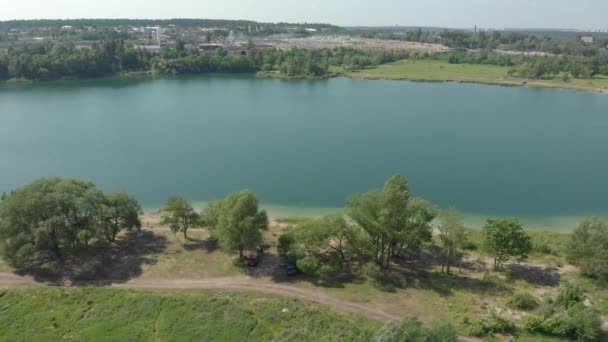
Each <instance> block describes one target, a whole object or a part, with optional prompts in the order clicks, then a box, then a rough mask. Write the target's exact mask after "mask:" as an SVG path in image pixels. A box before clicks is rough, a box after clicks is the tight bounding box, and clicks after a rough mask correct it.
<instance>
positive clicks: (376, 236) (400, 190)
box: [346, 175, 435, 267]
mask: <svg viewBox="0 0 608 342" xmlns="http://www.w3.org/2000/svg"><path fill="white" fill-rule="evenodd" d="M346 205H347V207H348V213H349V216H350V217H351V218H352V219H353V221H355V222H356V223H357V224H358V225H359V226H360V227H361V228H362V229H363V230H364V231H365V232H366V233H367V235H368V238H369V240H371V242H372V244H373V247H372V249H373V250H372V251H370V253H371V254H372V255H373V259H374V261H375V262H376V263H377V264H378V265H380V266H382V267H386V266H388V264H389V261H390V258H391V257H392V256H393V255H399V254H401V253H402V252H405V251H407V250H408V249H409V248H412V247H416V246H419V245H420V244H422V243H424V242H428V241H430V240H431V238H432V227H431V225H430V222H431V221H432V220H433V219H434V217H435V213H434V210H433V208H432V206H431V205H430V203H429V202H427V201H423V200H415V201H410V198H409V188H408V185H407V180H406V179H405V177H403V176H400V175H395V176H393V177H391V178H390V179H389V180H388V181H387V182H386V184H385V185H384V188H383V189H382V191H377V190H375V191H370V192H368V193H366V194H363V195H357V196H354V197H352V198H350V199H349V200H348V201H347V204H346Z"/></svg>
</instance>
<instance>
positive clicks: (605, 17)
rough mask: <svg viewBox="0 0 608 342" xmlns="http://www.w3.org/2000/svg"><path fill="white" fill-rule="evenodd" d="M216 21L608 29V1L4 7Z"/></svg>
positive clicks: (155, 0)
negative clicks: (243, 20)
mask: <svg viewBox="0 0 608 342" xmlns="http://www.w3.org/2000/svg"><path fill="white" fill-rule="evenodd" d="M40 18H45V19H67V18H153V19H166V18H213V19H249V20H256V21H261V22H279V21H287V22H298V23H299V22H319V23H331V24H335V25H340V26H392V25H402V26H439V27H452V28H471V27H473V26H474V25H477V26H479V27H485V28H572V29H607V28H608V0H578V1H572V0H415V1H412V0H170V1H166V0H0V20H11V19H40Z"/></svg>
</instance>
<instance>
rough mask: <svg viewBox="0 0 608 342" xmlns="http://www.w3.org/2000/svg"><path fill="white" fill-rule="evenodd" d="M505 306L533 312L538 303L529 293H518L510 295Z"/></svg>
mask: <svg viewBox="0 0 608 342" xmlns="http://www.w3.org/2000/svg"><path fill="white" fill-rule="evenodd" d="M507 304H508V305H509V306H510V307H511V308H513V309H518V310H533V309H535V308H536V307H537V306H538V301H537V300H536V298H535V297H534V296H533V295H532V294H530V293H529V292H525V291H518V292H515V293H514V294H513V295H511V297H510V298H509V300H508V301H507Z"/></svg>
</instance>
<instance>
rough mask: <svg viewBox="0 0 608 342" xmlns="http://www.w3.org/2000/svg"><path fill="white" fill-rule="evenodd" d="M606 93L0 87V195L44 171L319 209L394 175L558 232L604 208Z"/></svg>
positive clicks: (432, 86)
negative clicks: (240, 193) (241, 194)
mask: <svg viewBox="0 0 608 342" xmlns="http://www.w3.org/2000/svg"><path fill="white" fill-rule="evenodd" d="M607 148H608V96H605V95H601V94H595V93H583V92H575V91H565V90H553V89H528V88H509V87H497V86H483V85H472V84H455V83H412V82H405V81H366V80H352V79H346V78H336V79H330V80H323V81H279V80H268V79H257V78H255V77H252V76H242V75H236V76H205V77H183V78H174V79H122V78H112V79H103V80H92V81H69V82H67V81H66V82H54V83H40V84H27V85H23V84H21V85H11V84H5V85H0V170H1V171H0V191H7V192H8V191H10V190H11V189H14V188H16V187H19V186H22V185H25V184H27V183H28V182H30V181H32V180H34V179H36V178H39V177H43V176H47V177H49V176H62V177H78V178H84V179H90V180H92V181H94V182H95V183H96V184H97V185H98V186H100V187H101V188H103V189H104V190H108V191H112V190H127V191H129V192H131V193H132V194H134V195H135V196H136V197H137V198H138V200H139V201H140V202H141V204H142V205H143V206H145V207H147V208H156V207H159V206H161V205H162V203H163V202H164V201H165V200H166V198H167V197H168V196H170V195H173V194H179V195H183V196H185V197H187V198H189V199H191V200H193V201H196V202H204V201H208V200H212V199H216V198H218V197H222V196H224V195H226V194H227V193H228V192H231V191H236V190H240V189H244V188H250V189H253V190H255V191H256V192H257V193H258V194H259V196H260V198H261V200H262V201H263V202H264V204H265V205H266V206H267V207H268V208H269V209H270V210H271V212H272V211H274V212H275V213H276V214H281V213H282V214H283V215H310V214H318V213H323V212H331V211H333V210H335V209H333V208H339V207H342V206H343V205H344V201H345V199H346V198H347V197H348V196H349V195H351V194H353V193H357V192H365V191H367V190H369V189H372V188H379V187H381V186H382V185H383V183H384V182H385V181H386V180H387V179H388V178H389V177H390V176H391V175H392V174H395V173H401V174H403V175H405V176H406V177H407V178H408V180H409V183H410V188H411V191H412V193H413V194H414V195H416V196H421V197H424V198H427V199H429V200H431V201H433V202H434V203H437V204H438V205H441V206H447V205H450V204H453V205H455V206H456V207H458V208H459V209H460V210H462V211H464V212H465V213H467V220H468V221H469V222H470V223H471V224H475V225H479V224H481V221H482V220H483V219H484V218H485V217H488V216H515V217H518V218H520V219H522V220H523V221H524V222H526V223H527V224H528V225H529V226H530V227H532V228H560V229H571V228H573V226H574V224H575V223H576V221H577V220H579V219H580V218H581V217H582V216H584V215H589V214H599V215H606V214H608V178H607V176H608V154H607Z"/></svg>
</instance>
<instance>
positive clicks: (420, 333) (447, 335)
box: [372, 318, 458, 342]
mask: <svg viewBox="0 0 608 342" xmlns="http://www.w3.org/2000/svg"><path fill="white" fill-rule="evenodd" d="M457 339H458V335H457V334H456V330H455V329H454V327H452V326H451V325H437V326H431V327H429V328H425V327H424V326H423V325H422V324H421V323H420V322H419V321H418V320H417V319H415V318H410V319H407V320H405V321H401V322H399V321H394V322H390V323H388V324H386V325H385V326H384V327H382V328H381V329H380V330H379V331H378V333H376V335H375V336H374V338H373V339H372V341H373V342H456V341H457Z"/></svg>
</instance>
